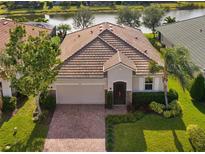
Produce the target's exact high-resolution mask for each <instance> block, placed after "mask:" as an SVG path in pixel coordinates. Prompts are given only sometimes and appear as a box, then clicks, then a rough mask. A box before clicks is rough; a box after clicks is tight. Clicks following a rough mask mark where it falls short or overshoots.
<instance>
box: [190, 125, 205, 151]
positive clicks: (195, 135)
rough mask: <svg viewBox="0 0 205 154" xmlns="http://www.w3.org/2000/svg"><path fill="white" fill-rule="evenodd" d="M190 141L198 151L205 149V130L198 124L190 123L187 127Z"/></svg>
mask: <svg viewBox="0 0 205 154" xmlns="http://www.w3.org/2000/svg"><path fill="white" fill-rule="evenodd" d="M187 133H188V135H189V139H190V142H191V144H192V146H193V147H194V149H195V150H196V151H198V152H204V151H205V131H204V130H203V129H202V128H200V127H198V126H197V125H189V126H188V127H187Z"/></svg>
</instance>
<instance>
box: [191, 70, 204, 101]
mask: <svg viewBox="0 0 205 154" xmlns="http://www.w3.org/2000/svg"><path fill="white" fill-rule="evenodd" d="M190 94H191V97H192V98H193V99H194V100H196V101H204V100H205V96H204V94H205V80H204V77H203V75H202V74H199V75H198V76H197V78H196V79H195V80H194V82H193V84H192V86H191V90H190Z"/></svg>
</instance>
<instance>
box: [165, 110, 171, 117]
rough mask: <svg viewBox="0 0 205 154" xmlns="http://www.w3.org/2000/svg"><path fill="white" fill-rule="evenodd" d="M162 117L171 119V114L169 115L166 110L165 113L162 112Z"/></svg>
mask: <svg viewBox="0 0 205 154" xmlns="http://www.w3.org/2000/svg"><path fill="white" fill-rule="evenodd" d="M163 116H164V117H165V118H171V116H172V113H171V111H169V110H167V111H164V112H163Z"/></svg>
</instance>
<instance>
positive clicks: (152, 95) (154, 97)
mask: <svg viewBox="0 0 205 154" xmlns="http://www.w3.org/2000/svg"><path fill="white" fill-rule="evenodd" d="M173 100H178V93H177V92H176V91H175V90H174V89H170V90H169V92H168V101H169V102H172V101H173ZM153 101H155V102H157V103H160V104H164V103H165V102H164V101H165V100H164V92H134V93H133V95H132V104H133V106H134V108H135V109H138V108H139V107H140V106H148V105H149V104H150V103H151V102H153Z"/></svg>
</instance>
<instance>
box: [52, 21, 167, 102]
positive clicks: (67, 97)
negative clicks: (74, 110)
mask: <svg viewBox="0 0 205 154" xmlns="http://www.w3.org/2000/svg"><path fill="white" fill-rule="evenodd" d="M60 49H61V55H60V59H61V61H62V64H61V67H60V70H59V73H58V76H57V80H56V82H55V83H53V84H52V86H51V89H52V90H53V92H54V93H55V95H56V101H57V104H104V103H105V91H112V92H113V99H114V104H116V105H117V104H126V103H131V102H132V93H133V92H158V91H163V83H162V76H163V74H162V73H156V74H151V73H150V72H149V62H150V61H155V62H157V63H159V64H160V65H163V63H162V60H161V58H160V54H159V52H158V51H157V50H156V49H155V48H154V47H153V46H152V45H151V44H150V42H149V41H148V39H147V38H146V37H145V36H144V35H143V33H142V32H141V31H140V30H138V29H134V28H131V27H127V26H120V25H115V24H111V23H107V22H104V23H101V24H97V25H94V26H91V27H88V28H86V29H83V30H79V31H76V32H73V33H70V34H68V35H67V36H66V37H65V39H64V40H63V42H62V44H61V45H60Z"/></svg>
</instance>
